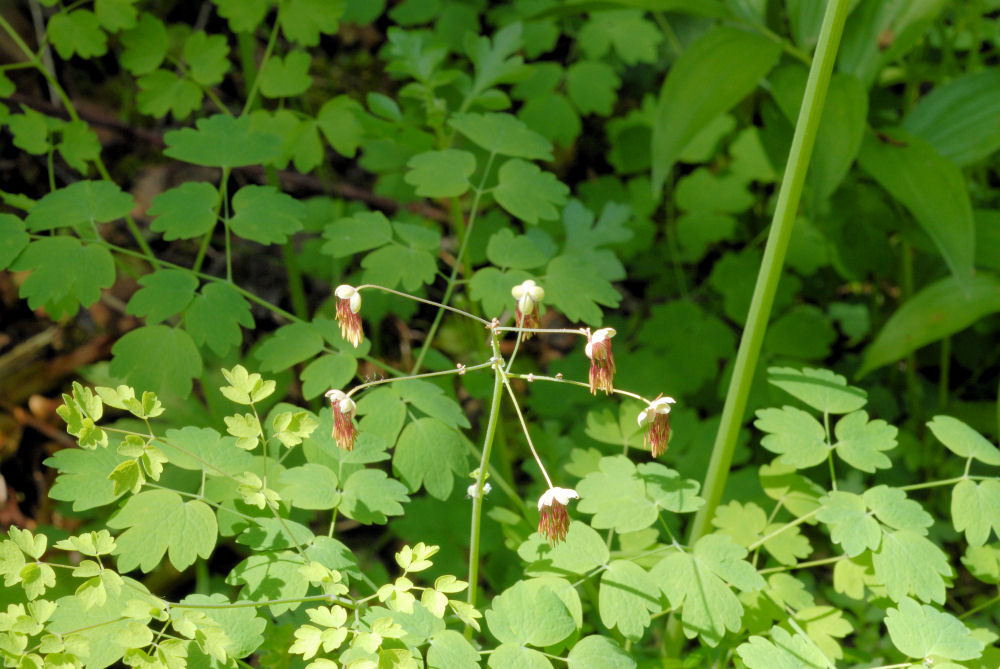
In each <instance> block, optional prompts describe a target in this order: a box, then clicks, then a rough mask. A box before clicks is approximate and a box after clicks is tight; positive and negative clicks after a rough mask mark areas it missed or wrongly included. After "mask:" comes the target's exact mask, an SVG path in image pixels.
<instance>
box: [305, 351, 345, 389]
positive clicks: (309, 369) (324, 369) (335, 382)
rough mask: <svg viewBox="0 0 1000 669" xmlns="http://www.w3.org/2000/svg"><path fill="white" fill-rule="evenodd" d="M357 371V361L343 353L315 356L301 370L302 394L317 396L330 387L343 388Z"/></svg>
mask: <svg viewBox="0 0 1000 669" xmlns="http://www.w3.org/2000/svg"><path fill="white" fill-rule="evenodd" d="M357 371H358V361H357V359H356V358H352V357H351V356H349V355H345V354H343V353H340V354H336V355H333V354H331V355H324V356H320V357H319V358H316V359H315V360H313V361H312V362H310V363H309V364H308V365H306V368H305V369H303V370H302V376H301V378H302V396H303V397H305V398H306V399H307V400H311V399H313V398H314V397H319V396H320V395H322V394H323V393H325V392H326V391H327V390H329V389H330V388H343V387H344V386H345V385H347V383H348V382H349V381H350V380H351V379H353V378H354V375H355V374H356V373H357Z"/></svg>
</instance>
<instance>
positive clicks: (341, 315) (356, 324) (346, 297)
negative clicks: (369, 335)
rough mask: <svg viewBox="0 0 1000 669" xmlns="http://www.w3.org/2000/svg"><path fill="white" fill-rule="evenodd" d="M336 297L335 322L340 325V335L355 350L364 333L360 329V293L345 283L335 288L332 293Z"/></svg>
mask: <svg viewBox="0 0 1000 669" xmlns="http://www.w3.org/2000/svg"><path fill="white" fill-rule="evenodd" d="M333 294H334V295H336V296H337V322H338V323H340V334H341V335H342V336H343V337H344V339H346V340H347V341H349V342H351V344H353V345H354V348H357V347H358V346H360V345H361V341H362V340H363V339H364V338H365V332H364V330H363V329H362V328H361V316H359V315H358V312H359V311H361V293H359V292H358V290H357V288H355V287H354V286H348V285H347V284H346V283H345V284H342V285H340V286H337V289H336V290H335V291H333Z"/></svg>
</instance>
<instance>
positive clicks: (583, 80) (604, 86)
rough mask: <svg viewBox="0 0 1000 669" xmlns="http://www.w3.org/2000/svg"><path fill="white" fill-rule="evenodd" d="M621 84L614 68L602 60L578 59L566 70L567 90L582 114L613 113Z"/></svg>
mask: <svg viewBox="0 0 1000 669" xmlns="http://www.w3.org/2000/svg"><path fill="white" fill-rule="evenodd" d="M620 85H621V79H620V78H619V77H618V75H617V74H616V73H615V71H614V68H612V67H611V66H610V65H608V64H607V63H602V62H601V61H596V60H581V61H577V62H575V63H573V64H572V65H570V67H569V69H568V70H567V71H566V91H567V92H568V93H569V97H570V99H571V100H572V101H573V104H575V105H576V108H577V109H579V110H580V113H581V114H591V113H593V114H597V115H599V116H608V115H609V114H611V111H612V109H613V108H614V104H615V100H616V99H617V96H616V95H615V93H616V91H617V90H618V87H619V86H620Z"/></svg>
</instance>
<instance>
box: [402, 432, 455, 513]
mask: <svg viewBox="0 0 1000 669" xmlns="http://www.w3.org/2000/svg"><path fill="white" fill-rule="evenodd" d="M392 468H393V470H395V471H396V472H398V475H399V478H400V480H401V481H403V483H405V484H406V485H407V487H408V488H409V490H410V491H411V492H412V491H414V490H416V489H417V488H419V487H420V486H421V485H423V486H424V488H426V489H427V492H428V493H430V494H431V495H432V496H433V497H436V498H438V499H448V497H449V496H450V495H451V490H452V487H453V486H454V484H455V475H459V476H462V477H464V476H465V475H466V474H467V473H468V469H467V468H468V463H467V459H466V454H465V448H464V447H463V446H462V442H461V438H460V437H459V434H458V433H457V432H456V431H455V430H453V429H452V428H449V427H448V426H447V425H445V424H444V423H442V422H441V421H439V420H438V419H436V418H419V419H417V420H415V421H412V422H410V423H408V424H407V426H406V427H405V428H403V433H402V434H401V435H399V442H398V443H397V444H396V452H395V453H394V454H393V457H392Z"/></svg>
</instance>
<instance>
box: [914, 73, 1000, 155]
mask: <svg viewBox="0 0 1000 669" xmlns="http://www.w3.org/2000/svg"><path fill="white" fill-rule="evenodd" d="M903 127H904V128H905V129H906V130H907V131H909V132H911V133H913V134H914V135H917V136H918V137H921V138H923V139H924V140H926V141H927V142H928V143H929V144H930V145H931V146H933V147H934V149H935V150H936V151H937V152H938V153H939V154H941V155H942V156H944V157H945V158H947V159H949V160H951V161H952V162H954V163H955V164H956V165H958V166H959V167H964V166H965V165H969V164H971V163H975V162H978V161H980V160H982V159H983V158H986V157H988V156H989V155H991V154H992V153H993V152H994V151H996V150H997V149H998V148H1000V70H997V68H986V69H983V70H980V71H978V72H972V73H969V74H964V75H962V76H960V77H958V78H956V79H952V80H950V81H947V82H946V83H944V84H941V85H940V86H937V87H935V88H933V89H932V90H931V91H930V92H929V93H928V94H927V95H925V96H923V97H922V98H920V100H918V101H917V104H916V105H915V106H914V107H913V108H912V109H910V111H909V112H908V113H907V114H906V118H905V119H903Z"/></svg>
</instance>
